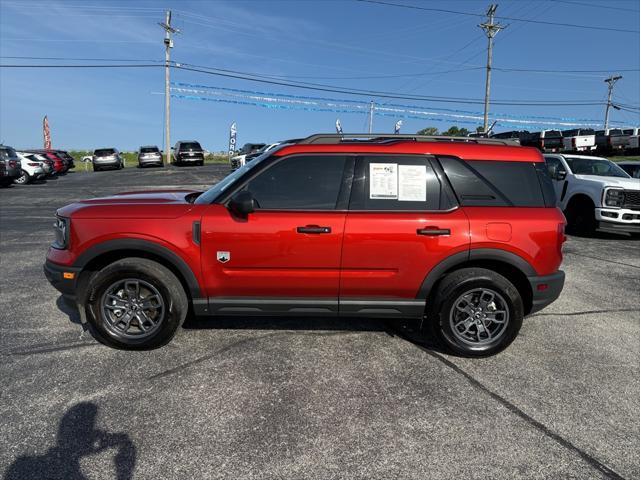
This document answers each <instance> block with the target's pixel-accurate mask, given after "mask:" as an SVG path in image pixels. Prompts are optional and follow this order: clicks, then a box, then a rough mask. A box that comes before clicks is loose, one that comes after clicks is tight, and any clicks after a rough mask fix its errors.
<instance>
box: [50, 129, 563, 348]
mask: <svg viewBox="0 0 640 480" xmlns="http://www.w3.org/2000/svg"><path fill="white" fill-rule="evenodd" d="M564 226H565V219H564V216H563V215H562V212H561V211H560V210H559V209H557V208H556V200H555V195H554V191H553V186H552V184H551V180H550V179H549V176H548V173H547V170H546V168H545V163H544V160H543V158H542V155H541V154H540V152H539V151H538V150H536V149H534V148H525V147H519V146H514V145H512V144H509V143H508V142H505V141H501V140H491V139H482V138H451V137H420V136H402V135H396V136H394V135H384V136H379V137H375V136H371V135H358V134H356V135H314V136H311V137H308V138H306V139H303V140H300V141H298V142H296V143H286V144H282V145H279V146H278V147H276V148H274V149H273V150H271V151H269V152H266V153H265V154H264V155H262V156H260V157H258V158H256V159H255V160H254V161H252V162H249V163H247V164H245V165H244V166H243V167H242V168H240V169H238V170H236V171H235V172H233V173H231V174H230V175H229V176H227V177H226V178H225V179H223V180H222V181H221V182H219V183H218V184H216V185H215V186H213V187H212V188H210V189H209V190H207V191H205V192H198V191H192V190H178V191H163V190H159V191H152V192H148V191H147V192H138V193H122V194H119V195H114V196H111V197H107V198H97V199H92V200H85V201H81V202H78V203H74V204H72V205H68V206H66V207H64V208H61V209H59V210H58V211H57V215H56V223H55V234H56V239H55V242H54V243H53V244H52V246H51V248H50V249H49V251H48V254H47V260H46V263H45V266H44V269H45V273H46V276H47V277H48V279H49V281H50V282H51V283H52V284H53V285H54V286H55V287H56V288H57V289H58V290H60V292H62V293H63V294H64V295H65V296H67V297H70V298H71V299H72V300H73V301H75V303H76V304H77V305H78V308H79V311H80V315H81V319H82V321H83V322H84V323H85V324H86V325H87V326H88V328H89V329H90V330H91V332H92V333H93V334H94V336H95V337H96V338H97V339H98V340H99V341H101V342H103V343H105V344H107V345H110V346H113V347H118V348H125V349H146V348H153V347H158V346H160V345H163V344H165V343H167V342H168V341H169V340H170V339H171V338H172V336H173V335H174V334H175V332H176V330H177V329H178V327H179V326H180V325H181V323H182V322H183V320H184V319H185V316H186V315H187V312H188V310H190V309H192V311H193V313H194V314H195V315H203V316H210V315H211V316H215V315H294V316H302V315H314V316H318V315H333V316H338V315H339V316H342V317H359V316H363V317H378V318H408V319H415V320H417V321H418V322H419V324H420V326H421V329H422V331H423V332H424V334H425V335H427V336H429V337H431V338H436V339H438V340H439V341H440V342H442V343H443V344H444V346H445V347H448V348H449V349H450V350H452V351H454V352H456V353H458V354H461V355H469V356H481V355H490V354H493V353H496V352H498V351H500V350H501V349H503V348H505V347H506V346H507V345H509V344H510V343H511V342H512V341H513V339H514V338H515V336H516V335H517V333H518V331H519V329H520V327H521V325H522V320H523V317H524V316H525V315H527V314H530V313H532V312H535V311H537V310H540V309H541V308H543V307H545V306H546V305H548V304H550V303H551V302H553V301H554V300H555V299H556V298H557V297H558V295H559V294H560V291H561V290H562V287H563V283H564V273H563V272H562V271H560V270H558V267H559V266H560V263H561V261H562V252H561V247H562V243H563V241H564V239H565V236H564Z"/></svg>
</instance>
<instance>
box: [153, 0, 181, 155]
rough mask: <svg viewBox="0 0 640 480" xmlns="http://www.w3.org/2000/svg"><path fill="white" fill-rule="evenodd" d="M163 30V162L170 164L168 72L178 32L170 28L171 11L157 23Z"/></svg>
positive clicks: (169, 93)
mask: <svg viewBox="0 0 640 480" xmlns="http://www.w3.org/2000/svg"><path fill="white" fill-rule="evenodd" d="M158 25H160V26H161V27H162V28H163V29H164V128H165V162H166V164H167V165H169V164H170V163H171V91H170V85H171V83H170V77H169V70H170V68H171V49H172V48H173V39H172V38H171V34H172V33H179V32H180V31H179V30H178V29H176V28H173V27H172V26H171V10H167V14H166V17H165V21H164V23H158Z"/></svg>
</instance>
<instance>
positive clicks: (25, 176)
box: [14, 170, 30, 185]
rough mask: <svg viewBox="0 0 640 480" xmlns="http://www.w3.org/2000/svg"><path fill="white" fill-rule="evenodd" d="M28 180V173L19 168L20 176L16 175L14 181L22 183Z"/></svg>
mask: <svg viewBox="0 0 640 480" xmlns="http://www.w3.org/2000/svg"><path fill="white" fill-rule="evenodd" d="M29 180H30V178H29V174H28V173H27V172H25V171H24V170H21V171H20V176H19V177H16V178H15V179H14V182H16V183H17V184H20V185H24V184H26V183H29Z"/></svg>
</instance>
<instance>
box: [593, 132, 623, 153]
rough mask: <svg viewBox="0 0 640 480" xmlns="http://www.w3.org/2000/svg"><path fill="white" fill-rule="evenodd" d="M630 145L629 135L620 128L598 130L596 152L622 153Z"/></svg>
mask: <svg viewBox="0 0 640 480" xmlns="http://www.w3.org/2000/svg"><path fill="white" fill-rule="evenodd" d="M628 145H629V135H628V134H626V133H624V131H623V130H622V129H620V128H607V129H605V130H596V150H598V151H599V152H603V153H612V152H615V151H622V150H624V149H625V148H627V146H628Z"/></svg>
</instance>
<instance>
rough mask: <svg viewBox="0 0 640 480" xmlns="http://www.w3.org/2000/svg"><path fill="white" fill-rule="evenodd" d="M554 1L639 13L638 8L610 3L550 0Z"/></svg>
mask: <svg viewBox="0 0 640 480" xmlns="http://www.w3.org/2000/svg"><path fill="white" fill-rule="evenodd" d="M552 1H553V2H556V3H566V4H568V5H581V6H583V7H593V8H604V9H606V10H620V11H623V12H635V13H640V10H634V9H633V8H624V7H612V6H610V5H598V4H597V3H588V2H574V1H569V0H552Z"/></svg>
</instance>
